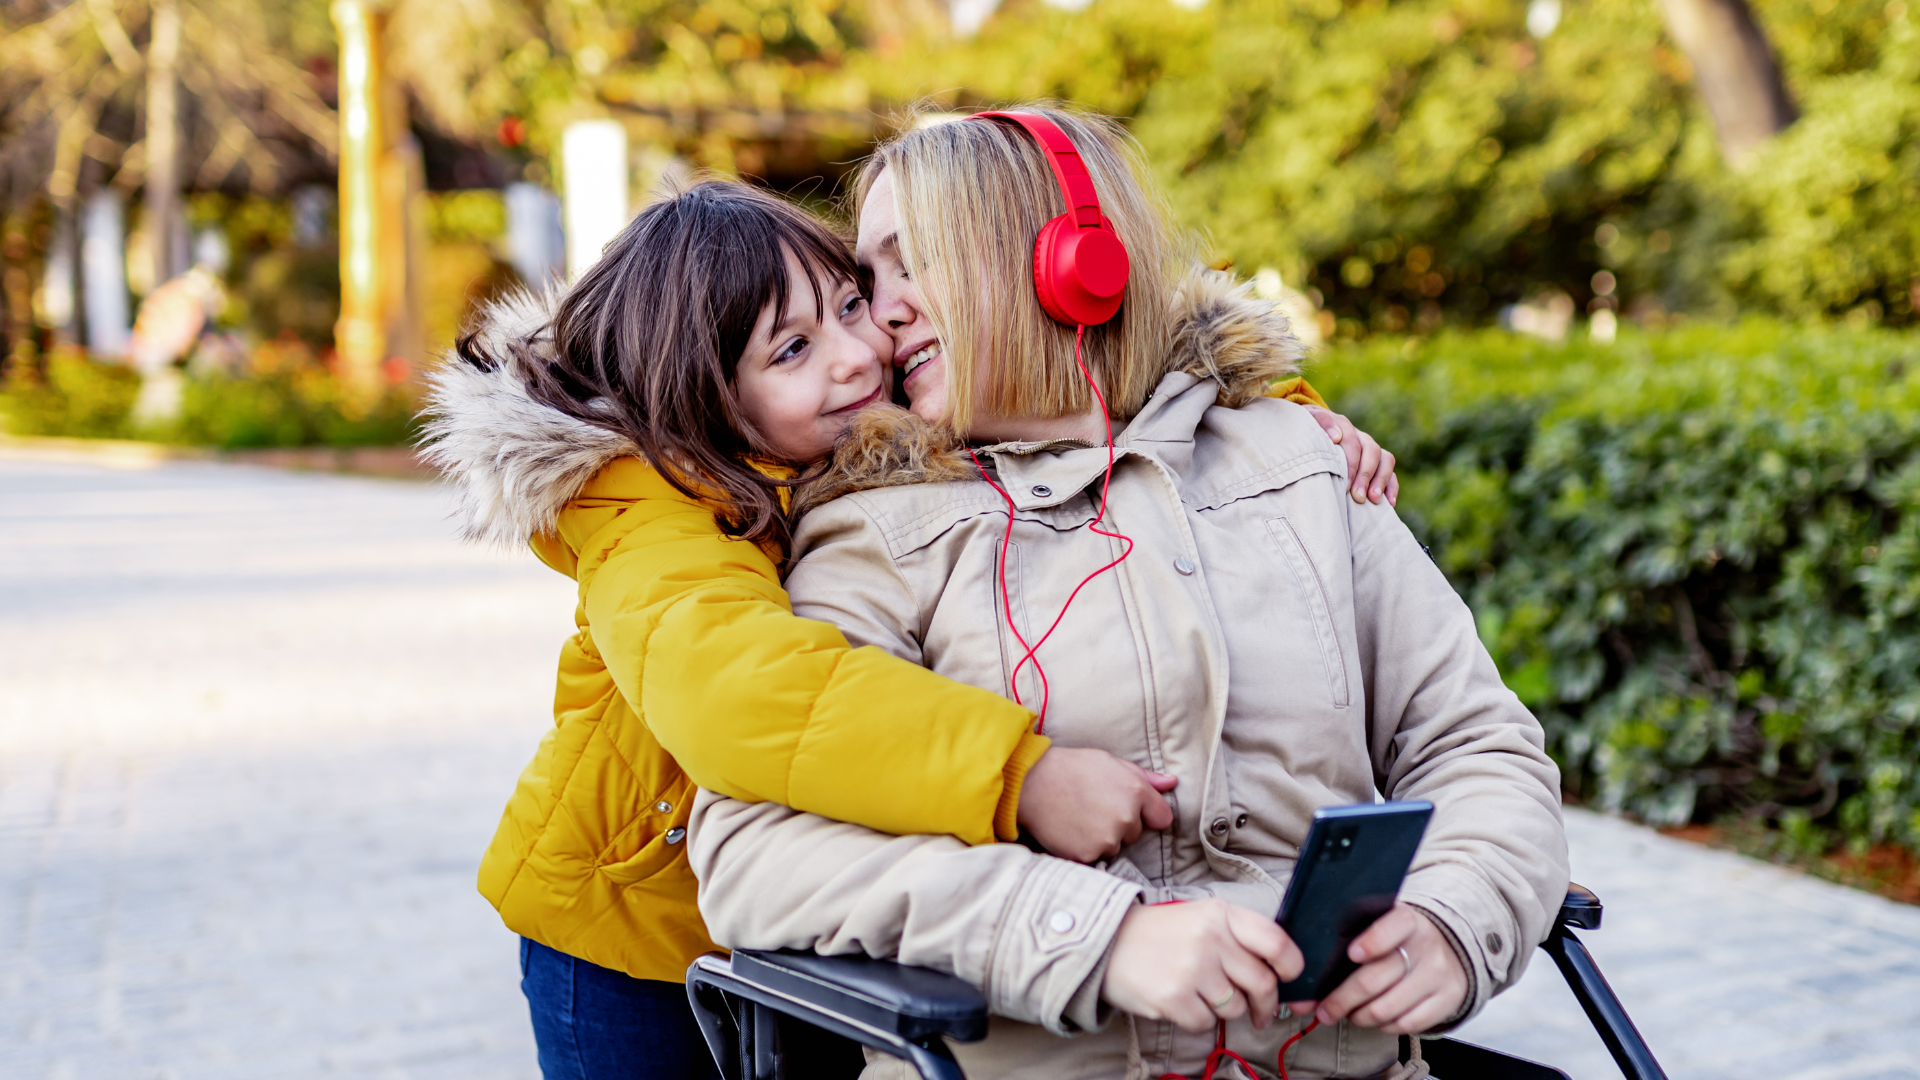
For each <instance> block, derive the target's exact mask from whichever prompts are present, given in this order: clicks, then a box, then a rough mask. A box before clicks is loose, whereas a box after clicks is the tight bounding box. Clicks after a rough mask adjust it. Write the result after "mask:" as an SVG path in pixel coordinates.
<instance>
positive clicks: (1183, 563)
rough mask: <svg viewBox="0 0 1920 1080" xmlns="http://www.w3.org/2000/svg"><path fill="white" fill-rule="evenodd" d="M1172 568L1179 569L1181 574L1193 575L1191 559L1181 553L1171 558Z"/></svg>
mask: <svg viewBox="0 0 1920 1080" xmlns="http://www.w3.org/2000/svg"><path fill="white" fill-rule="evenodd" d="M1173 568H1174V569H1175V570H1178V571H1180V573H1181V574H1183V575H1185V576H1188V577H1191V576H1192V575H1193V560H1192V559H1189V558H1187V557H1186V556H1185V555H1182V556H1180V557H1179V558H1177V559H1175V560H1173Z"/></svg>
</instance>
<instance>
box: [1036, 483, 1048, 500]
mask: <svg viewBox="0 0 1920 1080" xmlns="http://www.w3.org/2000/svg"><path fill="white" fill-rule="evenodd" d="M1032 491H1033V497H1034V498H1036V499H1044V498H1046V497H1047V496H1049V495H1051V494H1053V489H1052V488H1050V487H1048V486H1047V485H1045V484H1035V485H1033V488H1032Z"/></svg>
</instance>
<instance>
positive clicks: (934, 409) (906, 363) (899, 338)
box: [853, 172, 947, 423]
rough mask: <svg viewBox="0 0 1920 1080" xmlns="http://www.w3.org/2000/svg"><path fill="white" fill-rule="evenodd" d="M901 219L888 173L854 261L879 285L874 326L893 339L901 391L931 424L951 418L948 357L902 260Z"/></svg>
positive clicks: (868, 206)
mask: <svg viewBox="0 0 1920 1080" xmlns="http://www.w3.org/2000/svg"><path fill="white" fill-rule="evenodd" d="M899 222H900V218H899V213H898V211H897V210H896V209H895V207H894V204H893V174H892V173H891V172H882V173H881V174H880V178H879V179H878V180H875V181H874V182H873V186H872V187H871V188H868V189H867V199H866V203H865V205H863V206H862V207H861V208H860V236H859V239H858V240H857V241H856V242H855V243H854V249H853V254H854V258H855V259H857V260H858V261H859V263H860V269H861V270H863V271H865V272H866V273H867V275H868V276H869V277H870V279H871V280H872V282H873V286H872V294H873V300H872V311H873V321H874V323H875V324H877V326H878V327H879V328H880V329H881V330H882V331H883V332H885V334H886V335H887V337H888V338H890V339H891V342H890V345H891V347H890V349H889V351H888V352H887V356H888V358H889V359H890V360H891V361H892V364H893V366H894V367H895V368H897V369H899V371H900V375H901V378H902V380H903V381H902V383H901V388H902V389H903V390H905V391H906V394H907V401H908V402H909V403H911V407H912V409H913V411H914V413H915V415H917V416H919V417H920V418H921V419H923V420H926V421H928V422H929V423H939V422H940V421H942V420H945V419H946V416H947V358H946V353H945V352H944V351H943V350H942V349H941V347H940V339H939V337H938V336H937V335H935V334H934V331H933V323H932V322H930V321H928V319H927V312H926V309H925V308H924V307H922V306H921V304H920V290H919V288H918V287H916V286H915V285H914V283H913V278H912V277H911V276H910V275H909V274H908V272H907V264H906V261H905V260H904V259H902V258H901V257H900V224H899Z"/></svg>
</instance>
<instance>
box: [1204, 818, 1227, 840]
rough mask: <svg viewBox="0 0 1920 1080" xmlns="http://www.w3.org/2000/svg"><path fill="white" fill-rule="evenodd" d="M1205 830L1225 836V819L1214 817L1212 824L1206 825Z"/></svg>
mask: <svg viewBox="0 0 1920 1080" xmlns="http://www.w3.org/2000/svg"><path fill="white" fill-rule="evenodd" d="M1207 831H1208V832H1210V833H1212V834H1213V835H1215V836H1225V835H1226V834H1227V819H1226V818H1214V819H1213V824H1211V825H1209V826H1207Z"/></svg>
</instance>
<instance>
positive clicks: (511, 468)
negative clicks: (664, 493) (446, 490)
mask: <svg viewBox="0 0 1920 1080" xmlns="http://www.w3.org/2000/svg"><path fill="white" fill-rule="evenodd" d="M559 299H560V294H559V292H558V291H555V290H549V291H546V292H542V293H535V292H525V291H522V292H515V293H511V294H509V295H507V296H505V297H503V298H501V299H499V300H497V301H494V302H493V303H491V304H489V305H487V307H486V308H485V309H484V310H483V311H482V312H481V315H480V319H479V323H478V331H477V334H478V337H477V342H478V344H479V345H480V347H481V349H482V350H483V351H484V352H485V354H486V355H488V356H491V357H493V358H494V360H495V364H494V366H493V368H492V369H491V370H489V369H484V368H479V367H476V366H474V365H472V364H469V363H466V362H465V361H463V360H461V359H460V358H459V357H457V356H449V357H447V358H446V360H445V362H443V363H441V364H440V365H439V366H437V367H436V368H435V369H434V370H433V372H432V374H430V375H429V376H428V377H427V385H428V391H427V406H426V410H425V413H426V415H427V417H428V420H427V423H426V426H425V428H424V429H423V431H422V433H421V452H420V456H421V458H422V460H424V461H426V462H427V464H429V465H431V466H433V467H434V468H436V469H438V470H439V471H440V472H441V474H442V475H444V476H445V477H446V478H447V479H448V480H449V481H451V482H452V483H453V486H454V488H455V490H456V491H457V492H458V496H459V503H458V507H457V509H456V511H455V516H456V517H457V518H458V520H459V522H460V532H461V535H462V536H464V537H466V538H467V539H469V540H478V541H485V542H491V543H497V544H501V545H505V546H511V547H518V546H523V545H525V544H526V543H527V541H528V540H530V539H532V538H533V536H534V535H535V534H536V533H551V532H552V531H553V529H554V525H555V523H556V522H558V521H559V519H560V511H561V510H562V509H563V508H564V507H565V506H566V505H567V503H568V502H570V501H572V499H573V497H574V496H575V495H578V494H579V493H580V489H581V488H583V487H585V486H586V483H587V481H589V480H591V479H593V476H594V474H595V473H597V472H599V471H600V470H601V469H602V468H604V467H605V466H606V465H608V464H609V463H611V462H613V461H615V460H617V459H619V458H623V457H634V456H637V455H638V454H639V453H640V450H639V448H638V447H636V446H635V445H634V444H633V442H632V441H631V440H629V439H627V438H625V437H623V436H620V435H616V434H614V433H613V432H611V431H608V430H607V429H605V428H599V427H595V426H593V425H592V424H588V423H584V422H582V421H580V420H576V419H574V418H573V417H571V416H568V415H567V414H565V413H563V412H560V411H559V410H558V409H553V408H550V407H548V406H546V405H542V404H540V403H539V402H537V401H535V400H533V398H532V397H530V396H528V394H527V382H526V379H525V377H524V368H523V367H522V364H523V363H524V361H523V360H522V359H521V358H520V357H518V356H516V355H515V352H514V350H513V349H512V346H513V345H515V344H519V345H520V346H521V348H522V349H523V350H524V351H525V353H526V354H527V359H531V360H535V361H537V360H538V359H539V358H540V357H543V356H545V355H547V350H548V349H549V348H550V347H551V342H550V339H549V338H548V332H547V327H548V323H549V322H551V321H552V319H553V310H554V307H555V306H556V305H557V304H558V303H559Z"/></svg>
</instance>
